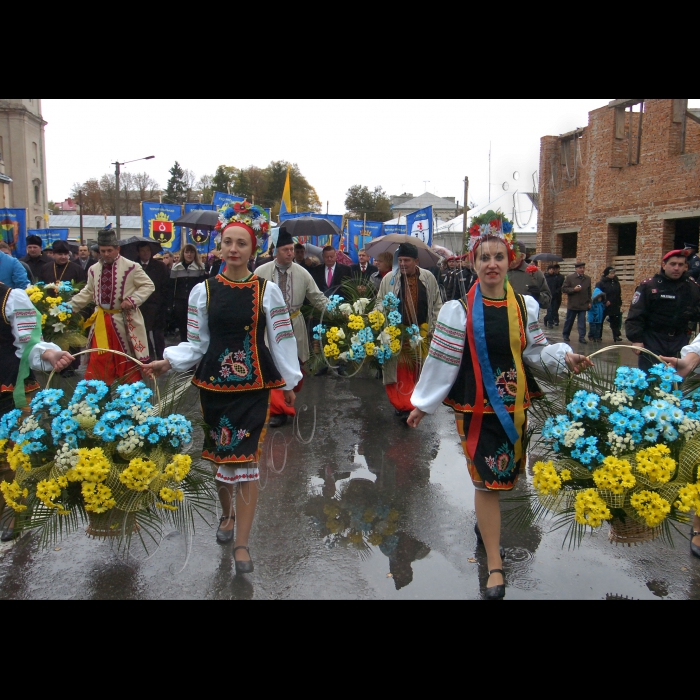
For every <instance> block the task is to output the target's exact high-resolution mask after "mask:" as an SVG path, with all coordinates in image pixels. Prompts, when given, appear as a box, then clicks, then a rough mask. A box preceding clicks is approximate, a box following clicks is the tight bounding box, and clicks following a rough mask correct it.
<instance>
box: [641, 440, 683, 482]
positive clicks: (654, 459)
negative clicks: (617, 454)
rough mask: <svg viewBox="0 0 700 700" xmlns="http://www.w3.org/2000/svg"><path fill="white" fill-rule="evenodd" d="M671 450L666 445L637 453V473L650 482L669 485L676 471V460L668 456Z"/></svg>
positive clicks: (655, 446)
mask: <svg viewBox="0 0 700 700" xmlns="http://www.w3.org/2000/svg"><path fill="white" fill-rule="evenodd" d="M670 454H671V450H669V449H668V447H666V445H654V446H653V447H648V448H647V449H646V450H640V451H639V452H637V471H638V472H639V473H640V474H643V475H644V476H645V477H646V478H647V479H649V481H651V482H652V483H656V484H667V483H668V482H669V481H670V480H671V477H672V476H673V473H674V472H675V471H676V460H674V459H673V458H672V457H669V456H668V455H670Z"/></svg>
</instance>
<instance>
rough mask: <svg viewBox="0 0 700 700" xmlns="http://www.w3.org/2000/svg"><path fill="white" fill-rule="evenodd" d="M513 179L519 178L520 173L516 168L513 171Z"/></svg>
mask: <svg viewBox="0 0 700 700" xmlns="http://www.w3.org/2000/svg"><path fill="white" fill-rule="evenodd" d="M513 179H514V180H519V179H520V173H519V172H518V171H517V170H516V171H515V172H514V173H513Z"/></svg>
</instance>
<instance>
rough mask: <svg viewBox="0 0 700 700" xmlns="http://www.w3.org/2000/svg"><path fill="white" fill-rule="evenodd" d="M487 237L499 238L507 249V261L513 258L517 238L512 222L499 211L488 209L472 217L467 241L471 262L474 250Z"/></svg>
mask: <svg viewBox="0 0 700 700" xmlns="http://www.w3.org/2000/svg"><path fill="white" fill-rule="evenodd" d="M488 238H500V239H501V240H502V241H503V243H505V246H506V248H507V249H508V262H513V260H515V257H516V250H515V244H516V243H517V238H516V235H515V231H514V230H513V222H512V221H509V220H508V219H506V218H505V217H504V216H503V214H501V213H500V212H499V213H497V212H494V211H488V212H486V214H482V215H481V216H477V217H474V218H473V219H472V227H471V228H470V229H469V243H468V248H469V253H470V255H471V258H472V262H473V261H474V251H475V250H476V249H477V248H478V247H479V244H480V243H481V242H482V241H484V240H486V239H488Z"/></svg>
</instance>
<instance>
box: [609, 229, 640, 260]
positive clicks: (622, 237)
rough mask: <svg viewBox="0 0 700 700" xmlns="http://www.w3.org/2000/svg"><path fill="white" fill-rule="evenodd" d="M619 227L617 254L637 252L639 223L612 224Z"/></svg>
mask: <svg viewBox="0 0 700 700" xmlns="http://www.w3.org/2000/svg"><path fill="white" fill-rule="evenodd" d="M611 228H616V229H617V255H636V254H637V224H636V223H632V224H617V225H611Z"/></svg>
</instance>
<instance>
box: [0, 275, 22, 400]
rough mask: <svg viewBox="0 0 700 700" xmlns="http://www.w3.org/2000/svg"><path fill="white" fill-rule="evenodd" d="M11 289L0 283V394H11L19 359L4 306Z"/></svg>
mask: <svg viewBox="0 0 700 700" xmlns="http://www.w3.org/2000/svg"><path fill="white" fill-rule="evenodd" d="M11 291H12V289H11V288H10V287H8V286H7V285H5V284H2V283H1V282H0V310H1V312H2V317H1V318H0V356H2V362H0V392H3V393H4V392H8V391H9V392H12V391H14V388H15V381H17V372H19V362H20V360H19V357H17V354H16V350H17V348H15V345H14V343H15V337H14V335H13V333H12V324H11V323H10V322H9V321H8V320H7V315H6V313H5V306H6V305H7V300H8V299H9V297H10V292H11Z"/></svg>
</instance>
